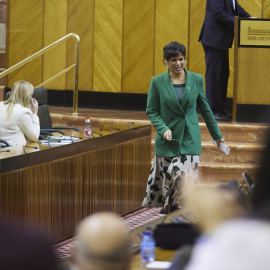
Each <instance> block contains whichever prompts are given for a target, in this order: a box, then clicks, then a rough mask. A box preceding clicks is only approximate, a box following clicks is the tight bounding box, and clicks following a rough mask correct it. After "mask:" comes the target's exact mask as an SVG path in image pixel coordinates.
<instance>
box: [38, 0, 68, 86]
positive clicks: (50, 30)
mask: <svg viewBox="0 0 270 270" xmlns="http://www.w3.org/2000/svg"><path fill="white" fill-rule="evenodd" d="M66 22H67V0H57V1H54V0H46V1H44V47H46V46H48V45H50V44H51V43H53V42H55V41H56V40H58V39H60V38H62V37H63V36H65V35H66V34H67V23H66ZM43 59H44V61H43V79H44V81H45V80H47V79H49V78H50V77H52V76H54V75H56V74H57V73H59V72H60V71H62V70H63V69H65V68H66V42H64V43H62V44H59V45H57V46H56V47H55V48H53V49H51V50H50V51H48V52H46V53H45V54H44V56H43ZM65 86H66V76H65V75H61V76H60V77H58V78H56V79H54V80H53V81H52V82H50V83H47V84H46V85H44V87H46V88H49V89H65Z"/></svg>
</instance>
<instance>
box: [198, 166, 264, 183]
mask: <svg viewBox="0 0 270 270" xmlns="http://www.w3.org/2000/svg"><path fill="white" fill-rule="evenodd" d="M258 168H259V165H258V164H250V163H226V162H211V163H210V162H200V165H199V181H200V182H204V183H227V182H229V181H230V180H232V179H237V181H238V183H239V184H241V183H242V182H243V180H244V178H243V176H242V173H243V172H247V173H248V174H249V175H250V176H251V177H252V179H256V172H257V170H258Z"/></svg>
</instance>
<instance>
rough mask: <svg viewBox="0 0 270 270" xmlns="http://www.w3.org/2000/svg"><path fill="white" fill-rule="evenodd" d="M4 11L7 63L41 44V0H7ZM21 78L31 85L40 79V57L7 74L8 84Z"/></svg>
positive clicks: (9, 65)
mask: <svg viewBox="0 0 270 270" xmlns="http://www.w3.org/2000/svg"><path fill="white" fill-rule="evenodd" d="M7 12H8V24H7V25H8V29H7V39H8V41H7V43H8V47H7V53H8V56H7V67H11V66H12V65H14V64H16V63H18V62H19V61H21V60H23V59H24V58H26V57H28V56H30V55H31V54H33V53H35V52H37V51H38V50H40V49H42V47H43V0H20V1H17V0H9V5H8V11H7ZM21 79H23V80H27V81H29V82H31V83H32V84H33V85H36V84H38V83H40V82H41V80H42V58H41V57H39V58H37V59H35V60H33V61H32V62H31V63H28V64H26V65H25V66H24V67H23V68H20V69H18V70H16V71H15V72H13V73H12V74H10V75H9V76H8V86H9V87H10V86H12V84H13V83H14V82H16V81H17V80H21Z"/></svg>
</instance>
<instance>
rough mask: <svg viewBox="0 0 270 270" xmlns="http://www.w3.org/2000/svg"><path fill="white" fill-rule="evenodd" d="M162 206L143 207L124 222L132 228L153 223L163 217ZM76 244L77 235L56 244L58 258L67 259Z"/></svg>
mask: <svg viewBox="0 0 270 270" xmlns="http://www.w3.org/2000/svg"><path fill="white" fill-rule="evenodd" d="M160 210H161V208H159V207H153V208H152V207H149V208H143V209H140V210H138V211H136V212H133V213H132V214H129V215H126V216H124V217H123V222H124V223H126V225H127V226H128V228H129V229H130V230H133V229H136V228H138V227H140V226H142V225H145V224H148V223H151V222H153V221H155V220H157V219H159V218H161V217H164V216H165V215H164V214H160V213H159V212H160ZM75 246H76V237H73V238H71V239H68V240H65V241H63V242H61V243H58V244H56V245H55V246H54V249H55V254H56V257H57V259H59V260H61V259H66V258H69V257H70V256H71V255H72V251H73V249H74V247H75Z"/></svg>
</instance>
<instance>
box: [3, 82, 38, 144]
mask: <svg viewBox="0 0 270 270" xmlns="http://www.w3.org/2000/svg"><path fill="white" fill-rule="evenodd" d="M33 92H34V87H33V85H32V84H31V83H29V82H26V81H17V82H16V83H14V85H13V86H12V88H11V91H10V95H9V98H8V99H7V100H6V101H1V102H0V119H1V121H0V138H1V139H3V140H5V141H7V142H8V143H10V144H11V145H15V144H18V145H25V144H26V140H29V141H37V140H38V137H39V133H40V125H39V118H38V116H37V111H38V102H37V101H36V99H34V98H32V94H33Z"/></svg>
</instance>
